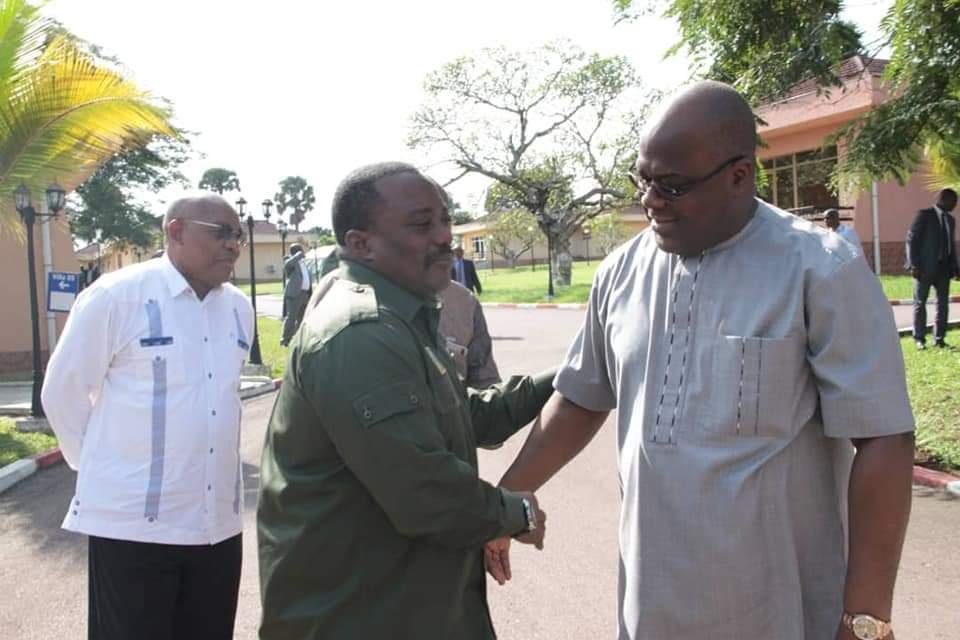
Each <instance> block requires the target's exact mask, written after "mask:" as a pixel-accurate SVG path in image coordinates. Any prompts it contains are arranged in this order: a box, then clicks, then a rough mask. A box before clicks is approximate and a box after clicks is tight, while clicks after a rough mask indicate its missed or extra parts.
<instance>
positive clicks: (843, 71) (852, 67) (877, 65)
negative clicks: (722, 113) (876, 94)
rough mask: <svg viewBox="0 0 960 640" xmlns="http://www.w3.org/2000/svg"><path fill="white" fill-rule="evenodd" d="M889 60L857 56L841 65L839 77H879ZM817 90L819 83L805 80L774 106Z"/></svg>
mask: <svg viewBox="0 0 960 640" xmlns="http://www.w3.org/2000/svg"><path fill="white" fill-rule="evenodd" d="M889 62H890V61H889V60H883V59H880V58H867V57H865V56H860V55H856V56H853V57H851V58H847V59H846V60H844V61H843V62H842V63H840V68H839V69H838V70H837V76H838V77H839V78H840V79H842V80H847V79H849V78H855V77H856V76H858V75H861V74H868V73H869V74H870V75H873V76H879V75H880V74H882V73H883V70H884V69H885V68H886V66H887V64H888V63H889ZM816 90H817V83H816V81H814V80H804V81H803V82H799V83H797V84H795V85H793V87H791V88H790V90H789V91H788V92H787V93H786V95H784V96H783V97H782V98H780V99H778V100H775V101H773V103H772V104H775V103H777V102H781V101H784V100H789V99H790V98H794V97H796V96H800V95H804V94H807V93H814V92H815V91H816ZM769 104H771V103H768V104H764V105H761V108H762V107H766V106H769Z"/></svg>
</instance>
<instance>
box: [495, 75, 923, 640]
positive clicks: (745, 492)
mask: <svg viewBox="0 0 960 640" xmlns="http://www.w3.org/2000/svg"><path fill="white" fill-rule="evenodd" d="M755 148H756V129H755V121H754V118H753V114H752V113H751V110H750V108H749V106H748V105H747V103H746V102H745V101H744V100H743V98H742V97H741V96H740V95H739V94H737V93H736V92H735V91H734V90H733V89H732V88H730V87H728V86H726V85H723V84H719V83H700V84H696V85H694V86H692V87H691V88H689V89H687V90H685V91H684V92H682V93H681V94H679V95H678V96H677V97H676V98H674V99H673V100H672V101H671V102H670V104H669V105H667V106H666V108H665V110H664V111H663V113H662V114H661V115H660V116H659V117H658V118H656V119H655V120H654V121H653V123H652V124H651V125H650V127H649V129H648V130H647V131H646V133H645V134H644V135H643V137H642V138H641V141H640V146H639V150H638V151H639V153H638V159H637V164H636V167H635V169H634V172H633V176H634V179H635V181H636V183H637V185H638V187H639V189H640V192H641V194H642V204H643V206H644V207H645V208H646V209H647V212H648V215H649V216H650V218H651V227H650V229H648V230H646V231H644V232H643V233H641V234H639V235H638V236H637V237H635V238H633V239H632V240H631V241H629V242H627V243H626V244H625V245H624V246H622V247H621V248H620V249H618V250H617V251H615V252H614V253H613V254H612V255H611V256H609V257H608V258H607V259H606V260H604V262H603V264H602V266H601V267H600V269H599V270H598V271H597V274H596V278H595V280H594V284H593V289H592V291H591V294H590V301H589V305H588V310H587V314H586V319H585V321H584V325H583V327H582V328H581V330H580V332H579V334H578V335H577V337H576V340H575V341H574V343H573V345H572V346H571V348H570V352H569V354H568V355H567V359H566V363H565V364H564V366H563V367H561V369H560V371H559V373H558V374H557V377H556V380H555V382H554V385H555V387H556V390H557V391H558V392H559V393H557V394H554V396H553V398H552V399H551V400H550V402H548V403H547V406H546V407H545V408H544V410H543V413H542V420H543V422H542V427H541V428H539V429H536V428H535V429H534V430H533V431H532V432H531V435H530V437H529V439H528V441H527V443H526V444H525V446H524V448H523V450H522V451H521V453H520V454H519V456H518V458H517V460H516V462H515V463H514V464H513V466H512V467H511V468H510V469H509V470H508V471H507V473H506V475H505V476H504V478H503V480H502V484H503V485H504V486H505V487H507V488H510V489H514V490H526V491H533V490H536V489H539V488H540V486H541V485H542V484H543V483H544V482H546V481H547V480H548V479H549V478H550V477H551V476H552V475H553V474H554V473H555V472H556V471H557V470H558V469H560V467H562V466H563V465H564V464H565V463H567V462H568V461H569V460H570V459H571V458H572V457H573V456H575V455H576V454H577V453H578V452H579V451H580V450H581V449H582V448H583V447H584V446H585V445H586V444H587V443H588V442H589V441H590V439H591V438H592V437H593V436H594V434H595V433H596V432H597V430H598V429H599V427H600V425H601V424H602V423H603V422H604V419H605V418H606V417H607V414H608V412H609V411H611V410H613V409H614V408H616V409H617V411H618V415H617V429H618V445H619V455H618V462H619V475H620V483H621V486H622V488H623V508H622V513H621V520H620V536H619V538H620V588H619V594H620V608H619V611H620V621H619V637H620V638H621V639H622V640H627V639H631V640H633V639H635V640H677V639H680V638H683V639H692V638H709V639H710V640H759V639H760V638H770V639H774V638H775V639H776V640H825V639H833V638H836V639H838V640H839V639H842V640H851V639H854V638H860V639H865V638H892V637H893V634H892V632H890V630H889V623H890V609H891V600H892V597H893V586H894V581H895V578H896V573H897V566H898V563H899V557H900V549H901V546H902V543H903V537H904V532H905V529H906V525H907V518H908V515H909V511H910V497H911V470H912V460H913V435H912V431H913V416H912V414H911V411H910V404H909V402H908V399H907V393H906V385H905V381H904V371H903V359H902V355H901V352H900V347H899V342H898V339H897V334H896V329H895V327H894V322H893V316H892V313H891V311H890V306H889V304H888V303H887V302H886V300H885V299H884V296H883V294H882V292H881V289H880V286H879V285H878V283H877V280H876V278H875V277H874V276H873V274H871V273H870V272H869V270H868V268H867V265H866V262H865V261H864V260H863V258H861V257H860V256H859V255H857V253H856V252H855V251H854V249H853V248H852V247H851V246H850V244H849V243H847V242H844V241H842V240H840V239H839V238H838V237H837V236H836V235H835V234H831V233H829V232H827V231H825V230H823V229H818V228H816V227H815V226H814V225H812V224H810V223H808V222H806V221H804V220H802V219H799V218H796V217H794V216H791V215H789V214H788V213H785V212H783V211H780V210H779V209H776V208H774V207H772V206H770V205H768V204H766V203H764V202H761V201H759V200H757V199H756V198H755V194H754V180H755V173H754V171H755V164H754V163H755V160H754V153H755ZM848 504H849V507H848ZM847 545H849V547H848V548H849V554H847V552H846V548H847ZM504 547H505V545H504V544H503V543H502V542H501V543H491V545H490V546H488V549H487V563H488V567H492V568H493V569H494V570H499V567H498V564H497V563H498V562H501V561H502V560H504V559H505V557H504V556H505V553H506V550H505V548H504Z"/></svg>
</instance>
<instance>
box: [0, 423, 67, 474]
mask: <svg viewBox="0 0 960 640" xmlns="http://www.w3.org/2000/svg"><path fill="white" fill-rule="evenodd" d="M55 446H57V440H56V438H54V437H53V436H48V435H47V434H45V433H20V432H19V431H17V430H16V428H15V427H14V424H13V420H11V419H10V418H0V467H3V466H6V465H8V464H10V463H11V462H15V461H17V460H19V459H21V458H28V457H30V456H32V455H34V454H37V453H41V452H43V451H46V450H47V449H52V448H53V447H55Z"/></svg>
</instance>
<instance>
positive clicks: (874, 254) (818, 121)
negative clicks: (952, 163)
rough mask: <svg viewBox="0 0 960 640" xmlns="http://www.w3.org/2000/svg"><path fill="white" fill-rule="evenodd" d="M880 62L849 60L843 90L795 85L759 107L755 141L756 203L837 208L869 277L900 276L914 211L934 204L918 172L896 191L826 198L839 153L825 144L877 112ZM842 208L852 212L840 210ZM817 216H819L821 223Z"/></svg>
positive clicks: (887, 187) (887, 186)
mask: <svg viewBox="0 0 960 640" xmlns="http://www.w3.org/2000/svg"><path fill="white" fill-rule="evenodd" d="M885 65H886V61H883V60H868V59H865V58H861V57H859V56H858V57H854V58H851V59H850V60H847V61H846V62H845V63H844V64H843V66H842V68H841V72H840V76H841V78H842V80H843V84H844V87H843V89H839V88H833V89H831V90H830V93H829V95H828V94H827V93H822V94H820V95H818V94H817V89H816V86H815V85H814V84H813V83H806V84H801V85H798V86H797V87H796V88H795V89H794V91H793V92H792V94H791V95H790V96H789V97H788V98H785V99H784V100H781V101H778V102H775V103H772V104H768V105H763V106H761V107H760V108H758V109H757V114H758V115H759V116H760V117H761V118H763V120H764V121H766V125H765V126H763V127H761V129H760V135H761V137H762V138H763V141H764V143H765V144H766V145H767V146H766V147H765V148H763V149H761V150H760V152H759V155H760V158H761V159H762V160H763V164H764V168H765V169H766V171H767V174H768V177H769V185H768V188H767V190H766V192H765V193H762V194H761V195H762V197H763V198H764V199H766V200H768V201H770V202H772V203H774V204H776V205H777V206H779V207H781V208H783V209H794V210H799V211H798V213H801V214H802V213H804V212H805V210H809V209H806V208H809V207H812V208H814V210H816V211H817V212H818V213H822V209H823V208H825V207H837V206H839V207H841V211H840V213H841V216H842V217H845V218H847V217H848V218H850V219H849V220H846V221H845V223H846V224H851V225H853V227H854V229H856V231H857V234H858V235H859V236H860V239H861V240H862V241H863V249H864V253H865V255H866V256H867V260H868V262H869V263H870V264H871V266H873V268H874V270H875V271H878V272H880V273H885V274H891V273H903V272H904V269H903V263H904V253H905V250H904V240H905V238H906V235H907V229H908V228H909V227H910V223H911V222H912V220H913V216H914V214H915V213H916V212H917V210H918V209H921V208H923V207H928V206H931V205H932V204H933V202H934V201H935V200H936V190H934V189H932V188H930V187H929V186H927V181H928V176H927V175H926V174H925V172H924V171H923V170H922V169H921V170H920V171H918V172H917V173H916V174H914V175H913V176H912V177H911V179H910V181H909V182H908V183H907V184H905V185H903V186H901V185H899V184H897V183H896V182H876V183H874V184H873V186H872V188H871V189H869V190H867V191H863V192H860V193H840V194H837V195H834V194H832V193H831V192H830V188H829V186H828V185H829V179H830V175H831V173H832V172H833V169H834V168H835V167H836V164H837V162H838V161H840V162H842V161H843V153H844V150H843V146H842V145H841V146H839V147H838V146H837V145H836V144H832V143H830V141H829V139H830V136H831V135H832V134H834V133H836V132H837V131H838V130H839V129H840V128H841V127H842V126H843V125H845V124H847V123H848V122H850V121H852V120H854V119H855V118H857V117H859V116H861V115H863V114H865V113H867V112H868V111H870V110H871V109H873V108H874V107H876V106H877V105H880V104H882V103H883V102H884V101H885V100H886V99H887V96H888V93H887V92H886V90H885V89H884V87H883V84H882V78H881V73H882V71H883V68H884V66H885ZM845 207H850V208H849V209H845ZM819 217H820V216H818V218H819Z"/></svg>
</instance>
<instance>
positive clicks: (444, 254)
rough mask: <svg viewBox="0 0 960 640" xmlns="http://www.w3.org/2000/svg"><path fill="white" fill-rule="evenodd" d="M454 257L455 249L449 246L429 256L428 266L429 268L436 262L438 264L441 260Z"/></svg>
mask: <svg viewBox="0 0 960 640" xmlns="http://www.w3.org/2000/svg"><path fill="white" fill-rule="evenodd" d="M452 255H453V248H452V247H450V246H449V245H448V246H446V247H442V248H440V249H437V250H436V251H434V252H433V253H431V254H429V255H428V256H427V266H428V267H429V266H430V265H432V264H433V263H434V262H438V261H439V260H443V259H446V258H449V257H450V256H452Z"/></svg>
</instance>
